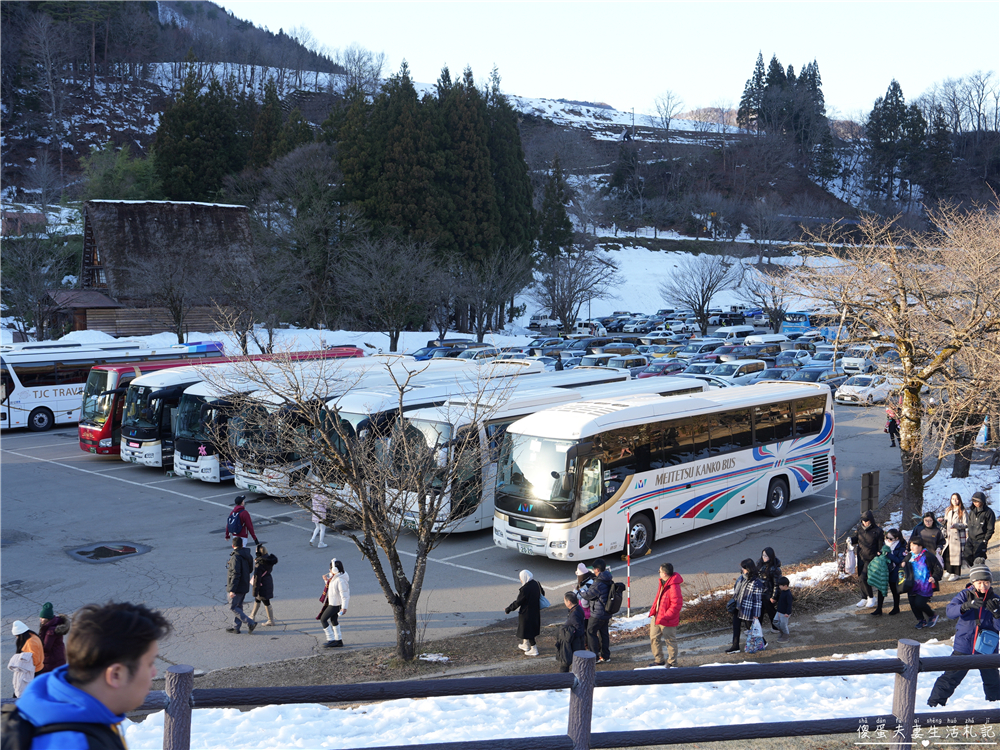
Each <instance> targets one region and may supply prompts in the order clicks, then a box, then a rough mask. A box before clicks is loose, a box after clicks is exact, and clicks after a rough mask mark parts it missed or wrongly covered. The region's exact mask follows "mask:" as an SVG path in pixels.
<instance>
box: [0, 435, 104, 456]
mask: <svg viewBox="0 0 1000 750" xmlns="http://www.w3.org/2000/svg"><path fill="white" fill-rule="evenodd" d="M9 439H10V438H8V437H4V440H9ZM65 447H66V441H65V440H64V441H63V442H61V443H49V444H48V445H32V446H31V448H32V449H34V448H65ZM80 453H83V454H84V455H88V456H89V455H90V452H89V451H85V450H83V449H81V450H80Z"/></svg>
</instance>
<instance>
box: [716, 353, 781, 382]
mask: <svg viewBox="0 0 1000 750" xmlns="http://www.w3.org/2000/svg"><path fill="white" fill-rule="evenodd" d="M766 369H767V365H765V364H764V362H763V361H762V360H759V359H737V360H735V361H733V362H723V363H722V364H721V365H716V366H715V369H714V370H712V372H711V373H709V374H710V375H714V376H715V377H717V378H723V379H724V380H728V381H729V382H730V383H732V384H733V385H746V384H747V383H749V382H750V381H751V380H752V379H753V378H754V376H755V375H757V373H761V372H764V370H766Z"/></svg>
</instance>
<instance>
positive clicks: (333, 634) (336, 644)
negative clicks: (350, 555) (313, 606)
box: [319, 557, 351, 648]
mask: <svg viewBox="0 0 1000 750" xmlns="http://www.w3.org/2000/svg"><path fill="white" fill-rule="evenodd" d="M323 580H324V581H326V606H325V607H323V611H322V612H321V613H320V616H319V624H320V625H322V626H323V632H324V633H325V634H326V643H324V644H323V647H324V648H341V647H342V646H343V645H344V641H343V638H342V636H341V633H340V616H341V615H346V614H347V605H348V604H349V603H350V601H351V577H350V576H349V575H347V571H346V570H344V563H342V562H341V561H340V560H338V559H337V558H336V557H335V558H333V559H332V560H330V571H329V572H328V573H326V574H325V575H324V576H323Z"/></svg>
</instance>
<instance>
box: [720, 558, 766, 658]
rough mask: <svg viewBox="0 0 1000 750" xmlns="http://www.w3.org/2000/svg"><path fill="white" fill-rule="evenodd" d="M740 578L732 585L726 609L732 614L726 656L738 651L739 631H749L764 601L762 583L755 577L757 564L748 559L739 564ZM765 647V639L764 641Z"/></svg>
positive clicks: (758, 577) (758, 615)
mask: <svg viewBox="0 0 1000 750" xmlns="http://www.w3.org/2000/svg"><path fill="white" fill-rule="evenodd" d="M740 569H741V570H740V577H739V578H737V579H736V583H735V584H734V585H733V598H732V599H730V601H729V605H728V609H729V610H730V611H731V612H732V614H733V645H731V646H730V647H729V648H727V649H726V653H727V654H735V653H737V652H738V651H739V650H740V631H741V630H743V629H744V628H745V629H747V630H749V629H750V627H751V626H752V625H753V622H754V620H758V618H759V617H760V608H761V605H762V603H763V599H764V582H763V581H762V580H761V579H760V576H758V575H757V564H756V563H755V562H754V561H753V560H751V559H750V558H749V557H748V558H747V559H746V560H744V561H743V562H741V563H740ZM764 646H765V647H767V639H766V638H765V639H764Z"/></svg>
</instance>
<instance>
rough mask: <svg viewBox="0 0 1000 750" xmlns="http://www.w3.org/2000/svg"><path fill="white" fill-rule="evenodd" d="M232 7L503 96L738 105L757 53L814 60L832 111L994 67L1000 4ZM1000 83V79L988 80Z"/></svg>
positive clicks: (267, 2)
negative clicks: (492, 81)
mask: <svg viewBox="0 0 1000 750" xmlns="http://www.w3.org/2000/svg"><path fill="white" fill-rule="evenodd" d="M225 7H226V8H227V9H229V10H231V11H232V12H233V13H234V14H235V15H236V16H238V17H239V18H243V19H246V20H249V21H252V22H253V23H254V24H256V25H257V26H265V27H267V28H269V29H270V30H271V31H277V30H278V29H282V28H283V29H284V30H285V32H286V33H291V32H293V30H295V29H297V28H304V29H307V30H308V31H309V33H310V34H311V35H312V37H313V38H314V39H315V40H316V42H317V43H318V44H319V45H322V46H325V47H326V48H328V49H329V50H336V49H340V48H344V47H346V46H347V45H349V44H351V43H352V42H357V43H358V44H360V45H362V46H363V47H366V48H368V49H371V50H374V51H376V52H385V53H386V57H387V60H388V70H387V73H392V72H395V71H396V70H398V69H399V64H400V62H401V61H402V60H403V59H404V58H405V59H406V61H407V63H408V64H409V66H410V71H411V75H412V77H413V79H414V80H416V81H418V82H423V83H433V82H434V81H435V80H436V79H437V77H438V74H439V73H440V71H441V68H442V66H443V65H445V64H447V65H448V66H449V68H450V69H451V72H452V77H455V76H456V75H457V74H460V73H461V71H462V70H463V69H464V68H465V67H466V65H470V66H471V67H472V70H473V73H474V74H475V76H476V80H477V81H484V80H485V79H486V78H487V76H488V75H489V73H490V70H491V69H492V67H493V65H494V64H495V65H497V67H498V68H499V70H500V75H501V78H502V79H503V82H502V86H503V89H504V90H505V91H506V92H507V93H509V94H517V95H520V96H527V97H549V98H564V99H579V100H586V101H593V102H605V103H607V104H610V105H612V106H613V107H615V108H616V109H620V110H623V111H628V110H630V109H631V108H633V107H634V108H635V111H636V113H637V114H639V113H645V112H649V111H651V110H652V107H653V98H654V97H655V96H656V95H657V94H659V93H660V92H662V91H664V90H666V89H670V90H672V91H674V92H676V93H677V94H679V95H680V97H681V98H682V100H683V102H684V106H685V109H694V108H696V107H708V106H714V105H719V104H729V105H731V106H736V105H737V104H738V103H739V98H740V94H741V93H742V92H743V85H744V83H745V82H746V80H747V78H749V77H750V74H751V73H752V71H753V65H754V62H755V61H756V59H757V53H758V52H763V54H764V63H765V65H766V64H767V63H768V62H769V61H770V59H771V56H772V55H775V54H776V55H777V56H778V59H779V60H780V61H781V63H782V65H783V66H785V67H786V68H787V67H788V65H789V64H791V65H793V66H794V67H795V70H796V71H799V70H800V69H801V68H802V66H803V65H804V64H805V63H807V62H810V61H812V60H813V59H815V60H816V61H817V63H818V64H819V70H820V74H821V75H822V78H823V92H824V94H825V96H826V103H827V109H828V111H829V113H830V114H837V115H839V116H851V115H855V114H857V113H858V112H862V111H863V112H864V113H867V112H868V111H869V110H870V109H871V106H872V103H873V102H874V101H875V99H876V98H877V97H879V96H882V95H883V94H884V93H885V91H886V89H887V88H888V86H889V82H890V81H891V80H892V79H893V78H895V79H896V80H898V81H899V83H900V85H901V86H902V88H903V94H904V95H905V96H906V99H907V101H910V100H912V99H914V98H916V97H917V96H919V95H920V94H921V93H922V92H924V91H925V90H926V89H927V88H928V87H930V86H931V85H932V84H934V83H936V82H942V81H944V80H945V79H946V78H958V77H960V76H963V75H966V74H969V73H972V72H975V71H977V70H982V71H984V72H985V71H997V70H998V68H1000V2H997V0H990V1H989V2H985V1H983V2H961V1H949V2H915V1H912V0H911V1H908V2H857V3H855V2H810V1H809V0H798V2H658V3H652V2H651V3H638V2H592V3H589V2H579V1H575V2H530V3H520V2H475V1H474V0H466V1H465V2H405V3H404V2H371V1H368V2H296V1H284V2H274V0H264V1H259V0H242V1H239V2H226V3H225ZM994 80H996V78H995V77H994Z"/></svg>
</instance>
